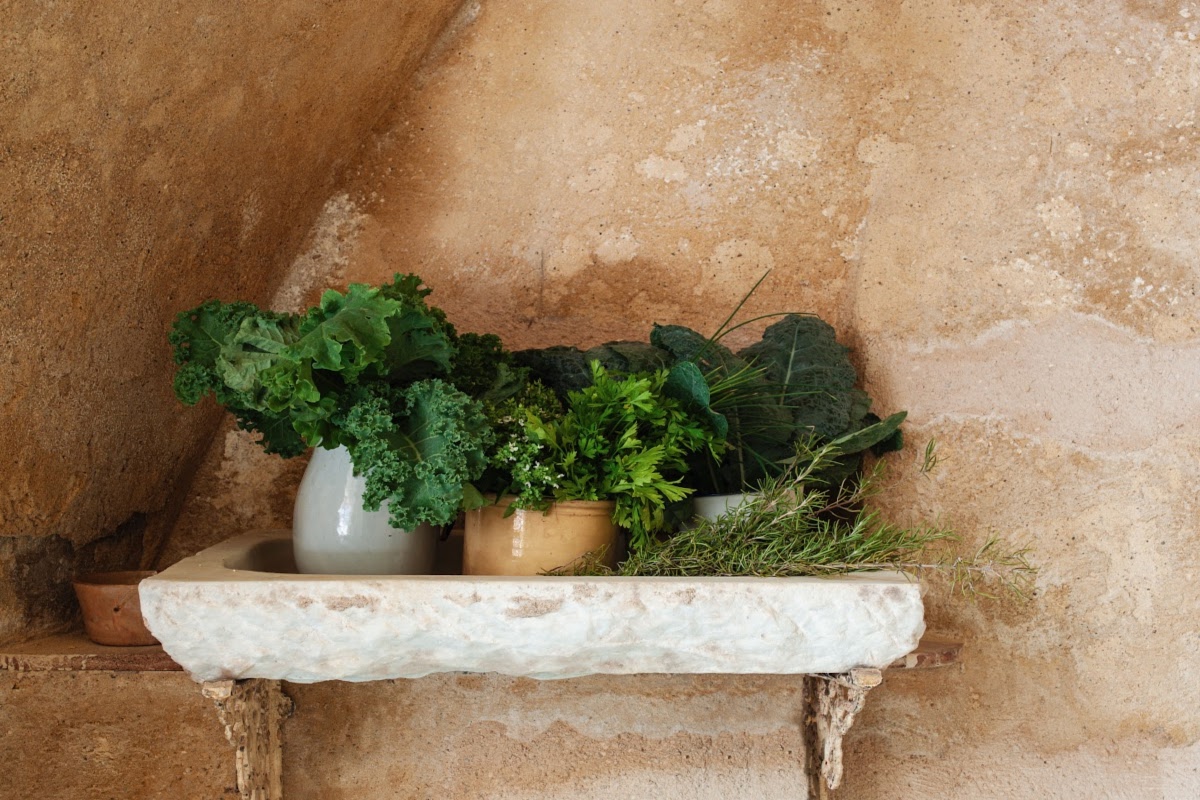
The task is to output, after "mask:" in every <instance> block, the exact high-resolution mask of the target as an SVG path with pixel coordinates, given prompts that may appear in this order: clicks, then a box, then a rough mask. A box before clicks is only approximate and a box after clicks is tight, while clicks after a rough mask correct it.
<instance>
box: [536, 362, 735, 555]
mask: <svg viewBox="0 0 1200 800" xmlns="http://www.w3.org/2000/svg"><path fill="white" fill-rule="evenodd" d="M590 369H591V378H592V382H591V385H589V386H587V387H585V388H583V389H580V390H578V391H575V392H571V393H570V394H569V396H568V400H567V403H566V413H565V414H564V415H563V416H562V417H561V418H559V419H554V418H543V417H540V416H538V415H537V414H535V413H532V412H531V411H527V413H526V417H525V424H524V428H525V430H526V432H527V434H528V436H529V438H530V439H531V440H532V441H534V442H536V443H538V444H539V445H540V446H541V448H542V453H543V454H544V457H543V458H542V459H540V460H539V461H538V462H537V463H536V464H535V467H541V466H545V465H549V466H550V470H551V474H550V476H549V479H550V484H549V486H545V485H544V482H545V480H546V478H545V477H544V476H542V475H540V474H536V473H535V474H529V473H528V472H523V471H522V470H521V469H517V470H515V471H514V480H515V482H516V483H517V484H518V485H527V484H530V485H537V484H538V483H539V482H541V483H542V485H543V487H544V489H545V490H548V494H550V495H551V496H552V497H554V498H555V499H558V500H608V499H612V500H615V501H616V510H615V512H614V514H613V521H614V522H616V523H617V525H619V526H621V527H623V528H625V529H627V530H628V531H629V546H630V550H632V551H637V550H641V549H644V548H645V547H647V546H648V545H649V543H650V540H651V537H652V536H653V534H655V533H657V532H659V531H661V530H662V529H663V528H664V527H665V525H666V522H665V518H664V510H665V508H666V506H667V504H668V503H671V502H675V501H678V500H682V499H683V498H684V497H686V496H688V495H689V494H691V492H692V490H691V489H690V488H687V487H685V486H683V485H681V479H682V476H683V474H684V472H685V471H686V470H687V456H688V455H690V454H692V453H695V452H698V451H700V450H707V451H710V452H712V453H713V454H716V453H719V452H720V449H721V447H723V442H722V438H721V436H720V435H718V434H717V433H716V431H714V430H713V429H712V428H711V427H710V426H709V425H707V424H706V423H705V421H704V420H703V419H700V418H697V417H696V416H695V415H694V414H692V413H689V411H688V410H687V409H686V408H685V405H684V402H683V401H682V400H680V399H678V398H677V397H676V396H673V395H672V394H671V393H670V392H669V390H668V382H669V380H670V376H669V374H668V373H667V371H666V370H659V371H658V372H653V373H633V374H630V375H627V376H625V377H623V378H618V377H615V376H613V375H612V374H610V373H609V372H608V371H607V370H606V369H605V368H604V367H603V366H601V364H600V362H599V361H593V362H591V364H590ZM535 507H536V506H535Z"/></svg>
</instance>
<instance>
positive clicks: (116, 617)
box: [74, 571, 158, 647]
mask: <svg viewBox="0 0 1200 800" xmlns="http://www.w3.org/2000/svg"><path fill="white" fill-rule="evenodd" d="M154 574H155V573H154V571H149V572H93V573H90V574H88V575H81V576H79V577H78V578H76V579H75V581H74V586H75V596H76V597H77V598H79V607H80V608H81V609H82V610H83V627H84V630H85V631H87V636H88V638H89V639H91V640H92V641H93V642H95V643H96V644H104V645H111V646H116V647H131V646H137V645H151V644H158V639H155V638H154V636H152V635H151V633H150V631H149V630H147V629H146V623H145V622H144V621H143V620H142V602H141V598H139V597H138V584H139V583H141V581H142V579H143V578H149V577H150V576H151V575H154Z"/></svg>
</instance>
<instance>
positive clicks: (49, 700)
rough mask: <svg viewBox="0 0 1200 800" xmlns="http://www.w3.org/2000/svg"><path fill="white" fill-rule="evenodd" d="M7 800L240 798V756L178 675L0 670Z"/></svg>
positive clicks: (208, 705)
mask: <svg viewBox="0 0 1200 800" xmlns="http://www.w3.org/2000/svg"><path fill="white" fill-rule="evenodd" d="M0 752H3V753H4V766H3V769H0V797H3V798H5V800H32V799H33V798H38V799H39V800H43V799H44V800H109V799H110V798H111V799H112V800H118V798H119V800H218V798H231V799H232V798H236V797H238V790H237V770H236V768H235V765H234V748H233V746H232V745H230V744H229V742H228V741H227V740H226V738H225V726H224V724H223V723H222V722H221V719H220V717H219V715H218V713H217V708H216V706H215V705H214V704H213V702H212V701H211V700H207V699H205V698H204V697H202V696H201V695H200V689H199V687H198V686H196V684H194V683H192V681H191V679H189V678H188V677H187V676H186V675H184V674H183V673H180V672H170V673H163V672H159V673H136V672H124V673H123V672H79V673H70V674H69V673H61V672H33V673H24V674H23V673H19V672H6V671H0Z"/></svg>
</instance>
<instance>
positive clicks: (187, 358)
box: [167, 300, 269, 406]
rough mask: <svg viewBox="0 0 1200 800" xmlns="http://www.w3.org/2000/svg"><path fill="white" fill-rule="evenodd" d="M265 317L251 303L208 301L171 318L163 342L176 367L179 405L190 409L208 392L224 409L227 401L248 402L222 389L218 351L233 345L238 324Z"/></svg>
mask: <svg viewBox="0 0 1200 800" xmlns="http://www.w3.org/2000/svg"><path fill="white" fill-rule="evenodd" d="M267 314H269V312H263V311H261V310H259V308H258V306H256V305H254V304H253V303H241V302H237V303H222V302H221V301H219V300H209V301H208V302H205V303H201V304H200V305H198V306H196V307H195V308H192V309H188V310H187V311H181V312H180V313H179V314H178V315H177V316H176V317H175V324H174V325H173V326H172V328H171V333H170V334H169V335H168V336H167V341H168V342H169V343H170V344H171V347H172V351H173V353H172V354H173V356H174V359H175V363H176V364H177V365H179V369H178V370H177V371H176V372H175V396H176V397H178V398H179V400H180V402H182V403H184V404H186V405H189V406H193V405H195V404H196V403H198V402H200V400H201V399H202V398H203V397H204V396H205V395H206V394H209V393H210V392H211V393H213V394H216V395H217V400H218V401H219V402H221V403H223V404H226V405H227V404H228V402H229V401H230V400H234V401H240V400H243V399H247V400H248V398H243V397H242V396H241V395H240V393H239V392H237V391H235V390H233V389H231V388H230V387H228V386H226V385H225V382H224V380H223V377H222V375H221V372H220V368H219V366H218V364H219V362H220V360H221V354H222V351H223V350H224V348H225V347H226V346H227V345H228V344H229V343H230V342H232V341H233V339H234V337H235V336H236V335H237V332H238V330H239V329H240V328H241V326H242V323H243V322H244V321H245V320H247V319H249V318H252V317H261V316H265V315H267Z"/></svg>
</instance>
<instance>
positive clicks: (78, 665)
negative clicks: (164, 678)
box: [0, 633, 183, 672]
mask: <svg viewBox="0 0 1200 800" xmlns="http://www.w3.org/2000/svg"><path fill="white" fill-rule="evenodd" d="M182 669H183V667H181V666H179V665H178V664H176V663H175V662H174V661H173V660H172V659H171V657H170V656H169V655H167V654H166V652H165V651H164V650H163V649H162V648H161V647H159V646H158V645H154V646H152V647H105V646H104V645H100V644H94V643H93V642H92V641H90V640H89V639H88V638H87V637H86V636H85V635H83V633H66V634H62V635H60V636H48V637H46V638H44V639H36V640H34V641H30V642H24V643H22V644H15V645H8V646H6V647H0V670H12V671H15V672H79V671H102V672H179V671H181V670H182Z"/></svg>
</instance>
